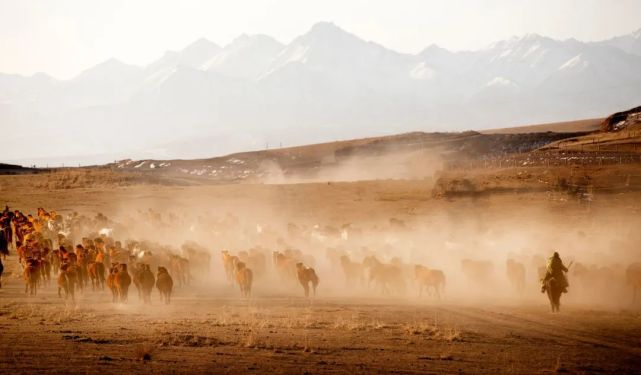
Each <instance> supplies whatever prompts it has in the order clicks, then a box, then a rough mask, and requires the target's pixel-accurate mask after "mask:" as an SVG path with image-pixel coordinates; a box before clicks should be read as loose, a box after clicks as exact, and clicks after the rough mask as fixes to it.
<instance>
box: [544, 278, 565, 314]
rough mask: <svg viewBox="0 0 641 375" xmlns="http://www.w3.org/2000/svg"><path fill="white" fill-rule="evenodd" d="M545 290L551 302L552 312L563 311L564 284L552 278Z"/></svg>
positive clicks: (547, 282)
mask: <svg viewBox="0 0 641 375" xmlns="http://www.w3.org/2000/svg"><path fill="white" fill-rule="evenodd" d="M545 290H546V292H547V295H548V299H549V300H550V307H551V308H552V312H559V311H561V295H562V294H563V285H562V283H561V282H560V281H559V280H557V279H555V278H554V277H550V278H549V279H548V280H547V281H546V282H545Z"/></svg>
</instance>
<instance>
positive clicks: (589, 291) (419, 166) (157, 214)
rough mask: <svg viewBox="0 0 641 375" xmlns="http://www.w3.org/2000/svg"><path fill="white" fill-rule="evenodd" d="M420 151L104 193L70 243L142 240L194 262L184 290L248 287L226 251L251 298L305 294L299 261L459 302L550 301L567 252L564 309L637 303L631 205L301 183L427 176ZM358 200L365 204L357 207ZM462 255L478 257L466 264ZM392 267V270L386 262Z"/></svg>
mask: <svg viewBox="0 0 641 375" xmlns="http://www.w3.org/2000/svg"><path fill="white" fill-rule="evenodd" d="M422 157H423V156H422V155H421V154H420V153H418V152H417V153H414V152H412V153H397V154H392V155H391V156H390V155H389V154H388V155H386V156H385V157H379V156H357V157H350V158H346V159H344V160H341V161H340V162H328V165H327V166H325V167H321V168H319V170H318V171H316V172H315V173H314V175H313V176H309V177H308V176H305V177H302V176H291V175H286V173H283V175H282V176H281V177H280V178H283V179H284V180H285V181H287V184H282V185H277V184H267V185H262V184H256V185H251V184H246V185H224V186H215V187H212V186H203V187H197V186H192V187H144V188H140V189H141V190H137V191H136V193H137V195H136V196H135V198H134V199H132V198H128V199H123V200H120V201H118V200H117V199H114V201H113V202H109V204H110V205H111V206H112V207H113V209H112V210H111V211H109V212H108V213H107V216H108V217H109V218H110V220H111V221H110V222H109V223H107V224H105V225H103V226H96V225H93V226H92V225H87V226H86V227H85V228H84V229H83V230H82V231H80V232H78V233H77V234H76V235H75V237H74V238H73V240H74V242H75V243H79V242H80V241H81V238H82V237H85V236H89V237H93V236H96V237H97V236H98V235H100V233H103V234H105V235H108V236H111V237H113V238H114V239H115V240H119V241H121V242H122V243H123V244H124V243H125V242H127V241H128V240H135V241H138V245H136V246H137V247H136V249H138V250H146V251H149V252H150V253H151V257H150V258H148V259H151V260H150V261H151V262H155V263H158V265H164V266H167V265H166V264H162V262H166V261H167V260H166V259H167V257H165V256H163V254H176V255H180V256H182V257H184V258H186V259H189V261H190V265H191V272H192V284H191V286H189V287H187V286H177V290H176V293H177V295H189V294H190V293H196V292H198V293H202V290H206V291H207V293H211V294H212V295H220V296H226V297H240V292H239V288H238V286H237V285H236V284H235V282H234V281H233V280H228V279H227V275H226V273H225V269H224V266H223V262H222V260H221V251H222V250H228V251H229V252H230V254H232V255H236V256H239V257H241V258H243V259H244V260H245V262H246V263H247V264H250V265H251V268H253V272H254V275H255V277H254V285H253V291H252V295H253V296H254V298H261V297H269V296H300V297H302V296H303V288H302V286H301V285H300V283H299V281H298V280H297V278H296V271H295V268H292V267H293V264H295V263H296V262H302V263H304V265H305V266H307V267H313V268H314V269H315V272H316V273H317V275H318V277H319V278H320V284H319V288H318V296H319V297H328V296H334V297H350V298H353V297H364V298H375V299H381V298H382V299H391V300H396V301H399V300H403V301H422V302H425V303H461V304H484V303H507V304H520V303H525V304H533V303H534V304H541V305H546V304H547V299H546V297H545V295H544V294H541V293H540V284H539V278H540V275H539V272H540V269H541V267H544V266H545V264H546V259H547V258H548V257H549V256H551V255H552V253H553V252H554V251H559V253H560V254H561V257H562V259H563V261H564V263H565V265H566V266H568V265H570V264H572V266H570V271H569V272H568V279H569V283H570V292H569V293H568V294H565V295H564V296H563V299H562V303H563V304H564V305H570V304H577V305H590V306H603V307H608V308H625V307H628V306H629V305H630V304H631V293H632V292H631V289H630V287H629V286H628V285H627V283H626V269H627V267H628V266H629V265H630V264H632V263H633V262H636V261H639V259H641V254H639V251H638V244H639V243H641V242H640V241H641V235H640V234H639V233H638V230H636V228H638V227H639V224H641V218H639V217H638V215H637V214H636V212H635V211H630V210H627V211H626V207H627V206H626V205H624V204H621V205H608V204H604V205H600V206H595V207H586V206H584V205H583V204H582V203H580V202H571V201H570V202H564V203H562V202H553V201H545V200H541V201H537V202H536V203H534V204H533V202H532V201H529V200H528V198H527V197H520V196H518V195H499V196H494V197H486V198H457V199H456V200H451V201H448V200H436V199H432V200H429V199H427V197H428V196H429V190H426V191H424V194H425V196H426V198H425V202H428V203H425V204H426V208H424V209H422V211H421V207H420V206H419V207H414V208H413V210H409V211H408V210H407V209H406V208H405V207H404V205H406V204H407V203H406V202H404V201H403V200H402V199H400V198H399V199H398V200H396V201H394V200H393V199H386V200H381V199H379V198H372V201H371V202H366V203H358V202H357V203H354V202H355V201H358V199H359V197H362V195H361V193H359V191H361V190H359V189H367V186H370V185H363V183H348V184H346V185H345V186H344V187H343V188H342V189H338V190H336V189H334V188H333V187H332V186H328V185H327V184H313V183H310V184H300V185H294V184H293V181H296V180H297V179H303V180H304V181H305V182H312V181H319V180H320V181H328V180H332V181H335V180H338V181H352V180H359V179H369V178H406V179H408V180H412V179H422V178H425V177H426V176H429V175H430V174H431V173H434V171H435V170H437V168H438V162H437V161H436V160H435V161H434V163H429V162H428V163H425V162H423V163H419V162H418V160H420V159H421V158H422ZM414 161H416V163H414ZM405 163H406V164H407V165H405ZM401 166H402V167H401ZM274 167H276V166H274ZM278 170H279V169H278V168H277V169H276V171H278ZM274 176H276V174H274ZM375 176H376V177H375ZM401 183H403V182H402V181H401ZM406 183H407V184H408V187H407V188H406V191H407V190H411V186H413V185H412V182H411V181H408V182H406ZM388 184H389V183H387V182H379V183H378V185H375V186H376V188H377V189H380V190H381V191H383V192H386V191H387V190H386V189H388V190H389V189H391V188H390V187H388ZM332 189H334V190H332ZM375 196H376V195H375ZM537 199H541V198H540V197H539V198H537ZM603 199H609V198H607V197H605V198H603ZM339 200H340V202H341V203H337V202H338V201H339ZM419 202H420V201H419ZM358 204H361V205H358ZM340 205H346V206H345V207H342V208H341V207H340ZM350 205H354V206H350ZM392 206H393V207H392ZM326 207H327V209H326V210H324V208H326ZM350 207H351V208H350ZM390 207H392V208H390ZM399 207H401V209H399ZM339 209H341V211H340V212H339V213H337V214H333V213H332V212H333V210H339ZM352 210H361V211H363V212H360V213H359V214H358V215H356V214H352V213H351V212H352ZM416 210H419V212H418V213H416ZM187 242H191V243H193V244H197V246H196V245H191V247H200V248H201V250H199V251H204V252H206V253H207V254H209V256H210V258H211V262H210V264H209V265H206V266H204V265H203V262H202V259H201V258H195V257H194V255H193V253H189V252H188V251H187V250H186V247H184V246H183V245H185V244H186V243H187ZM274 252H280V253H283V254H287V255H288V258H291V259H292V263H290V264H289V265H288V267H289V268H286V269H287V271H286V272H282V270H281V269H280V267H281V265H280V264H279V263H277V262H275V261H274ZM341 256H345V257H347V258H348V259H349V261H350V264H352V268H353V269H355V270H356V271H354V272H355V275H356V276H353V275H354V274H352V275H351V276H352V277H350V274H349V272H348V268H349V267H348V266H346V264H343V263H342V262H341ZM372 256H373V257H375V258H376V259H377V260H378V261H379V262H380V263H382V265H383V266H382V267H383V268H382V270H383V271H384V272H382V271H381V272H380V273H379V274H377V273H376V271H375V270H374V267H366V266H364V265H363V262H364V260H365V258H367V257H372ZM249 258H251V260H248V259H249ZM508 259H512V260H514V261H516V262H518V263H519V264H521V265H522V267H523V269H524V271H525V273H524V275H522V282H523V285H522V286H520V287H519V285H517V284H515V283H513V282H512V281H511V280H510V278H509V276H508V270H507V266H506V262H507V260H508ZM464 260H468V261H470V262H467V266H463V263H464V262H463V261H464ZM419 264H420V265H423V266H425V267H427V268H428V269H432V270H441V271H442V272H443V274H444V275H445V285H444V287H443V288H442V289H440V290H439V294H440V295H438V296H437V295H436V294H435V293H434V291H423V295H422V296H421V297H418V294H419V288H418V284H417V281H416V279H415V265H419ZM392 269H396V270H397V271H390V272H389V273H388V272H387V271H389V270H392ZM379 270H380V269H379ZM386 270H387V271H386ZM395 272H397V274H396V273H395ZM381 274H382V275H383V276H381ZM517 279H518V277H517Z"/></svg>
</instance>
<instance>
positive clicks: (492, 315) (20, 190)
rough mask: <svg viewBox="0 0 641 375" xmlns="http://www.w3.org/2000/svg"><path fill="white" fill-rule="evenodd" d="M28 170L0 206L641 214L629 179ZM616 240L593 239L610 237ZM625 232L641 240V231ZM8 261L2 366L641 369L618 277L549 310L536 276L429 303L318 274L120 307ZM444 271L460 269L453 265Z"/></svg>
mask: <svg viewBox="0 0 641 375" xmlns="http://www.w3.org/2000/svg"><path fill="white" fill-rule="evenodd" d="M30 178H37V177H30V176H1V177H0V186H2V190H0V198H1V201H0V204H4V203H6V204H8V205H9V206H10V207H12V208H19V209H22V210H26V211H29V212H33V211H35V208H36V207H39V206H42V207H47V208H49V209H56V210H57V211H58V212H61V213H68V212H71V211H74V210H77V211H79V212H89V213H97V212H102V213H104V214H106V215H108V216H110V215H120V214H122V213H123V212H129V211H134V210H136V209H145V208H148V207H154V209H156V210H159V211H160V212H164V211H165V210H170V211H180V210H181V209H183V210H193V209H194V208H198V207H200V208H201V209H203V210H209V211H213V212H216V213H220V214H224V213H225V212H236V213H239V215H241V216H242V215H245V216H251V217H252V218H255V219H256V220H257V221H263V222H264V221H269V220H270V219H274V218H275V217H278V218H283V217H285V218H287V220H289V221H291V222H295V223H316V222H323V223H333V224H336V225H340V224H343V223H367V225H370V226H376V225H382V224H381V223H388V221H389V219H390V218H395V219H398V220H402V221H404V222H407V223H408V226H410V229H408V231H411V225H412V223H424V224H425V225H430V223H439V222H440V221H439V220H440V219H445V218H447V220H449V221H451V222H455V223H457V224H458V225H459V226H461V227H465V226H469V225H472V224H470V222H472V223H473V226H474V227H475V228H476V227H480V228H481V229H478V230H479V231H482V233H500V231H501V230H505V228H507V227H508V226H510V225H516V226H518V225H522V226H527V225H528V224H529V223H530V221H528V220H531V219H532V215H533V213H539V214H541V215H544V216H542V217H544V218H545V220H546V221H548V222H547V223H546V225H549V227H558V228H560V232H562V233H567V235H568V236H570V235H571V236H574V237H572V239H571V240H572V241H574V238H579V239H581V238H584V239H583V240H581V241H584V242H585V243H589V242H594V241H595V240H594V239H592V238H591V237H590V236H591V235H595V236H596V235H599V236H606V237H607V234H603V233H614V232H612V230H614V229H616V230H622V229H621V228H622V227H625V226H626V225H627V224H626V223H631V222H632V221H631V220H633V219H634V218H638V214H639V212H641V211H640V210H641V199H639V198H641V197H640V194H639V193H636V192H625V193H617V194H604V195H599V194H597V195H596V196H595V198H594V199H593V200H592V201H591V202H589V203H586V202H580V201H576V200H573V199H572V198H568V197H567V196H564V195H563V194H560V193H559V194H557V193H554V194H552V193H550V192H544V191H533V192H526V193H513V192H510V191H507V192H505V191H503V192H501V193H497V194H491V195H487V196H471V197H470V196H463V197H454V198H447V197H435V196H434V195H433V194H432V191H433V187H434V181H433V180H420V181H391V180H390V181H373V182H354V183H315V184H290V185H250V184H248V185H216V186H163V185H133V186H113V187H109V186H108V187H94V188H91V187H88V188H75V189H48V188H42V187H30V181H31V180H29V179H30ZM204 202H206V203H204ZM534 220H535V221H536V220H538V219H537V218H534ZM541 221H543V219H542V220H541ZM488 223H490V224H488ZM468 224H469V225H468ZM363 225H365V224H363ZM417 225H418V224H417ZM487 225H489V226H490V227H494V228H490V229H488V228H485V226H487ZM630 225H631V226H632V227H630V228H633V227H634V225H635V224H634V222H632V224H630ZM608 226H610V229H608ZM439 228H440V227H439ZM546 228H548V227H546ZM612 228H614V229H612ZM625 228H627V229H626V230H629V231H630V232H625V231H622V233H632V232H631V231H633V229H630V228H628V227H625ZM625 228H624V229H625ZM492 230H494V232H492ZM488 231H490V232H488ZM584 231H585V232H586V233H587V234H586V233H583V232H584ZM576 232H580V233H579V234H576ZM455 235H456V236H459V237H453V238H455V239H456V240H459V238H465V237H466V234H465V233H457V232H455ZM612 236H614V235H612ZM557 237H558V236H557ZM631 238H632V237H631ZM613 239H614V238H605V239H603V238H602V237H599V240H603V241H604V243H607V241H609V240H613ZM553 240H555V241H557V240H558V238H556V237H555V238H554V239H553ZM452 241H454V240H452ZM568 241H570V240H568ZM631 241H637V239H636V238H633V239H632V240H631ZM584 242H582V243H584ZM628 245H630V246H631V247H633V248H634V247H636V248H637V249H638V246H639V243H638V242H632V243H631V244H630V243H628ZM530 246H532V247H536V246H537V245H536V244H531V245H530ZM547 250H549V247H548V248H546V251H547ZM439 251H440V250H439ZM577 251H578V250H577ZM216 253H217V249H216ZM632 253H633V254H635V256H636V255H638V250H632ZM626 254H627V253H626ZM435 256H438V254H437V255H435ZM318 257H321V255H318ZM503 259H504V258H503ZM503 259H501V262H503V261H504V260H503ZM626 259H628V258H626ZM636 260H638V259H636ZM214 262H216V263H217V262H219V260H218V257H217V256H216V257H214ZM4 264H5V276H4V277H3V283H2V289H0V373H7V372H9V371H10V373H12V374H18V373H35V372H46V373H101V374H108V373H123V372H126V371H134V372H136V373H138V372H143V373H161V372H162V373H165V372H166V373H248V372H256V373H267V372H270V373H349V374H353V373H367V374H369V373H490V374H496V373H523V374H532V373H558V372H570V373H639V372H641V311H640V310H639V309H638V308H634V306H633V305H631V304H630V302H629V300H628V298H629V294H628V291H627V290H625V289H622V290H623V292H622V293H624V294H622V295H625V301H621V303H620V304H618V305H617V304H615V305H612V304H610V305H608V304H605V302H604V303H603V304H591V303H588V302H586V301H585V300H578V299H573V296H572V293H573V292H574V290H572V291H571V293H570V295H568V296H567V298H565V299H564V301H563V302H562V303H563V307H562V312H561V313H559V314H552V313H550V312H549V306H548V303H547V300H546V298H545V296H544V295H542V294H540V293H539V292H538V290H537V288H538V286H537V284H536V282H535V281H534V279H533V278H532V282H531V283H529V284H528V285H529V286H528V288H529V289H530V292H529V293H528V294H527V296H525V297H522V298H506V297H505V295H506V294H505V293H503V292H501V293H499V294H500V296H497V297H490V298H485V297H484V296H492V290H489V291H488V290H485V293H486V294H482V295H480V296H472V295H470V294H465V293H463V290H465V289H466V288H465V286H464V285H459V286H458V289H456V285H454V286H453V287H452V288H454V292H452V294H451V295H450V296H449V297H446V298H444V299H442V300H436V299H433V298H432V299H431V298H422V299H418V298H417V297H416V295H415V294H413V293H408V294H406V295H403V296H391V297H390V296H387V297H386V298H379V297H377V296H376V295H372V294H365V293H358V292H345V293H339V292H336V293H330V291H331V290H334V291H336V290H340V286H339V285H340V283H338V282H336V283H334V284H332V280H331V278H332V277H334V276H333V275H332V276H330V275H326V274H325V275H324V274H322V273H321V280H322V281H321V288H320V289H319V294H318V296H317V297H316V298H310V299H305V298H304V297H302V296H301V293H300V291H298V290H296V291H295V292H291V293H290V292H288V291H280V290H278V291H274V290H271V289H269V288H264V289H261V288H260V285H259V286H258V287H257V288H256V290H255V292H254V293H253V297H252V298H251V299H250V300H249V301H246V300H244V299H242V298H240V296H239V294H238V292H237V290H236V289H235V288H229V287H226V286H225V285H221V284H220V283H218V284H211V285H206V284H203V283H197V284H196V285H195V286H192V287H182V288H177V290H176V293H175V298H174V299H173V300H172V304H171V305H169V306H163V305H161V304H160V302H159V300H158V295H157V292H156V291H154V294H153V295H152V305H151V306H144V305H142V304H141V303H140V302H139V301H138V300H137V296H136V292H135V290H134V289H133V288H132V291H131V292H130V298H129V303H127V304H125V305H121V304H112V303H111V301H110V294H109V292H108V291H96V292H92V291H90V290H87V291H85V292H84V293H82V294H80V295H79V297H78V301H77V303H76V304H75V305H73V304H71V303H66V302H65V301H64V300H63V299H60V298H58V296H57V294H56V289H55V287H54V286H53V285H50V286H45V287H43V288H42V289H41V290H40V292H39V294H38V295H37V296H36V297H28V296H25V295H24V293H23V288H24V283H23V281H22V280H21V278H19V277H18V276H17V274H19V269H18V267H19V265H18V263H17V259H16V258H15V256H10V257H9V258H7V259H6V260H5V261H4ZM216 269H218V268H216ZM446 271H448V272H449V273H448V276H449V275H452V278H454V276H455V274H454V273H455V272H456V271H455V269H454V268H452V269H446ZM501 272H503V271H501ZM497 273H498V274H501V273H500V272H498V271H497ZM448 280H449V279H448ZM454 284H456V282H454ZM324 285H331V287H330V286H328V287H327V288H326V289H323V286H324ZM332 288H333V289H332ZM457 293H458V294H457ZM617 299H621V298H618V297H617Z"/></svg>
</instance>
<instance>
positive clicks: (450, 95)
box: [0, 23, 641, 164]
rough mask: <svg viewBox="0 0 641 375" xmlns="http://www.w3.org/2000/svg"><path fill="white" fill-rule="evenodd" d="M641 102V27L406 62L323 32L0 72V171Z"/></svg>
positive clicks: (326, 26)
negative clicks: (71, 72)
mask: <svg viewBox="0 0 641 375" xmlns="http://www.w3.org/2000/svg"><path fill="white" fill-rule="evenodd" d="M471 32H472V31H471ZM639 103H641V29H640V30H639V31H636V32H634V33H632V34H629V35H624V36H620V37H616V38H612V39H610V40H606V41H602V42H590V43H585V42H580V41H577V40H573V39H570V40H564V41H558V40H554V39H551V38H547V37H543V36H540V35H536V34H529V35H525V36H521V37H514V38H511V39H508V40H504V41H499V42H496V43H494V44H492V45H490V46H488V47H486V48H484V49H481V50H477V51H467V52H451V51H448V50H446V49H443V48H440V47H438V46H435V45H432V46H428V47H426V48H425V49H424V50H423V51H422V52H420V53H418V54H416V55H410V54H402V53H397V52H395V51H392V50H390V49H387V48H385V47H383V46H381V45H378V44H376V43H374V42H368V41H364V40H362V39H360V38H358V37H357V36H355V35H352V34H350V33H348V32H346V31H344V30H342V29H340V28H339V27H337V26H336V25H334V24H331V23H318V24H316V25H314V26H313V27H312V28H311V29H310V30H309V31H308V32H307V33H306V34H304V35H301V36H299V37H297V38H296V39H294V40H293V41H291V42H290V43H289V44H282V43H280V42H278V41H276V40H274V39H273V38H271V37H269V36H265V35H242V36H240V37H238V38H237V39H235V40H234V41H233V42H232V43H230V44H229V45H227V46H225V47H224V48H223V47H220V46H217V45H216V44H214V43H213V42H210V41H208V40H205V39H200V40H197V41H196V42H194V43H192V44H190V45H189V46H187V47H185V48H184V49H182V50H180V51H169V52H167V53H165V54H164V55H163V56H162V57H160V58H159V59H158V60H156V61H154V62H152V63H150V64H149V65H147V66H144V67H139V66H133V65H128V64H125V63H123V62H120V61H118V60H116V59H111V60H108V61H105V62H104V63H101V64H99V65H96V66H94V67H92V68H90V69H88V70H86V71H84V72H82V73H81V74H79V75H78V76H77V77H75V78H73V79H70V80H65V81H60V80H56V79H53V78H51V77H49V76H47V75H46V74H36V75H33V76H31V77H24V76H18V75H7V74H0V123H1V124H2V128H3V130H4V132H3V137H2V138H1V139H0V160H3V161H20V162H23V163H29V164H33V163H38V164H45V163H52V164H54V163H60V162H63V161H65V160H67V162H71V161H73V162H74V163H76V164H77V162H78V161H80V162H82V163H97V162H100V163H102V162H108V161H113V160H114V159H117V158H125V157H131V158H147V157H149V158H156V159H159V158H193V157H207V156H214V155H221V154H225V153H230V152H235V151H242V150H250V149H261V148H264V147H265V145H266V143H268V144H269V145H270V146H271V147H274V146H278V145H279V144H280V143H282V144H283V145H287V146H289V145H294V144H302V143H315V142H322V141H328V140H336V139H348V138H355V137H365V136H377V135H383V134H391V133H400V132H405V131H414V130H422V131H436V130H441V131H455V130H465V129H483V128H498V127H503V126H513V125H519V124H534V123H544V122H553V121H562V120H573V119H580V118H590V117H602V116H604V115H607V114H609V113H612V112H615V111H618V110H621V109H626V108H628V107H633V106H636V105H639Z"/></svg>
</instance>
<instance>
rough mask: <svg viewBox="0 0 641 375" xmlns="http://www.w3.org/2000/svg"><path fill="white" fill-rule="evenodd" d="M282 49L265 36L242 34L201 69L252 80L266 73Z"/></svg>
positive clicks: (277, 43)
mask: <svg viewBox="0 0 641 375" xmlns="http://www.w3.org/2000/svg"><path fill="white" fill-rule="evenodd" d="M283 47H284V46H283V45H282V44H281V43H279V42H278V41H276V40H275V39H273V38H272V37H269V36H267V35H246V34H244V35H241V36H239V37H238V38H236V39H235V40H234V41H233V42H232V43H231V44H230V45H228V46H226V47H225V48H224V49H223V50H222V51H220V53H218V54H216V55H215V56H214V57H212V58H211V59H210V60H209V61H207V62H206V63H205V64H203V65H202V66H201V68H202V69H204V70H206V71H210V72H216V73H218V74H220V75H224V76H228V77H233V78H241V79H248V80H254V79H257V78H258V77H259V76H260V75H261V74H263V73H265V72H266V71H267V69H268V68H269V66H271V64H273V61H274V59H275V58H276V56H278V54H279V53H280V52H281V51H282V50H283Z"/></svg>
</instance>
